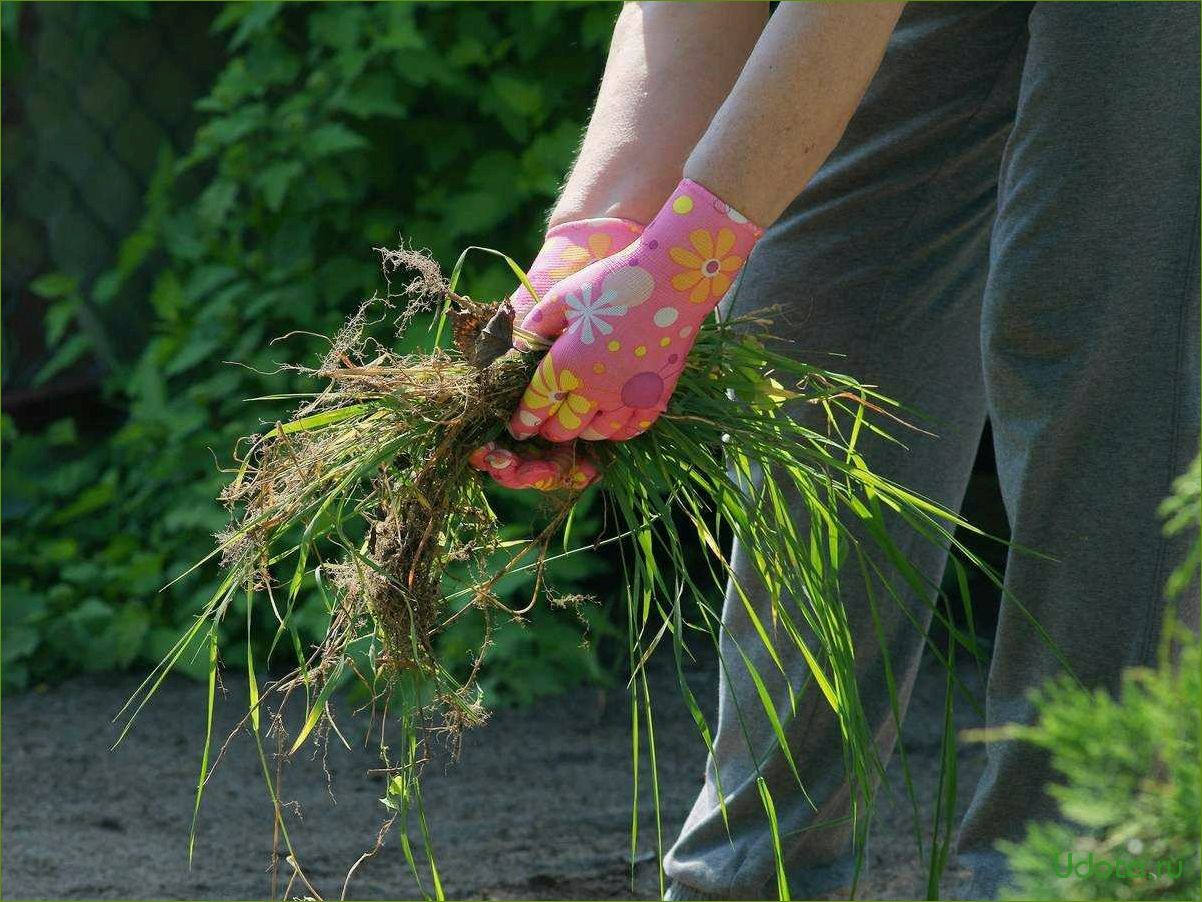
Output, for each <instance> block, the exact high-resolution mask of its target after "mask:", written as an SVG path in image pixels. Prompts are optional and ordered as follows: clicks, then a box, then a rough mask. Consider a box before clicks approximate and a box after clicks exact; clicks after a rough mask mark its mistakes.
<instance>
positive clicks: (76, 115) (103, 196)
mask: <svg viewBox="0 0 1202 902" xmlns="http://www.w3.org/2000/svg"><path fill="white" fill-rule="evenodd" d="M5 6H6V7H7V8H6V10H5V13H4V38H5V47H4V51H5V59H4V73H3V75H4V78H3V154H2V159H3V169H2V179H3V185H2V190H3V247H2V252H3V257H4V267H3V271H2V276H3V278H2V288H3V325H4V348H3V358H4V359H3V367H4V369H3V375H4V388H5V398H4V406H5V409H6V410H19V409H20V408H22V407H25V406H27V405H30V404H34V403H38V402H44V401H46V400H48V399H51V398H55V397H60V396H62V395H63V394H75V393H78V392H81V391H83V392H87V391H90V390H91V389H93V388H94V387H95V385H96V383H97V381H98V379H99V378H100V376H101V375H103V374H102V372H101V371H100V367H99V365H98V364H97V363H96V362H95V361H84V362H81V363H80V364H79V365H77V366H75V367H73V368H71V369H70V370H68V371H66V372H64V373H62V374H60V375H59V376H57V377H56V378H54V379H53V380H52V381H51V382H50V384H48V385H45V386H34V385H33V379H34V376H35V375H36V373H37V371H38V369H39V366H40V364H41V362H42V361H43V360H44V358H45V356H46V349H45V342H44V339H43V335H42V314H43V313H44V310H45V302H44V301H42V300H41V299H40V298H38V297H37V296H36V295H34V294H33V293H32V292H31V291H30V290H29V285H30V283H31V282H32V281H33V280H34V279H36V278H37V277H39V276H41V275H44V274H46V273H50V272H61V273H64V274H66V275H70V276H73V277H75V278H77V279H78V280H79V282H80V284H81V285H83V286H84V287H85V289H86V287H87V286H88V285H89V283H90V282H91V280H92V279H94V278H95V277H96V276H97V275H98V274H99V273H101V272H103V271H104V270H106V269H107V268H109V267H110V266H111V265H112V263H113V261H114V259H115V255H116V252H117V249H118V247H119V246H120V243H121V241H122V239H123V238H124V237H125V235H126V234H128V232H129V231H130V230H131V229H132V228H133V227H134V226H135V225H136V223H137V221H138V219H139V216H140V214H141V208H142V197H143V195H144V193H145V190H146V187H147V184H148V181H149V179H150V176H151V174H152V173H153V171H154V167H155V164H156V162H157V160H158V157H159V154H160V152H161V151H162V149H163V148H164V147H170V148H172V149H173V150H175V151H176V152H179V151H181V150H182V149H184V148H185V146H186V145H187V143H188V142H189V140H190V137H191V135H192V132H193V130H194V127H195V124H196V115H195V112H194V110H193V106H194V102H195V101H196V99H198V98H199V97H200V96H202V95H203V94H204V93H205V92H206V91H207V89H208V86H209V83H210V80H211V78H212V76H213V75H214V74H215V72H216V71H217V69H218V67H219V66H220V64H221V61H222V44H221V42H220V41H218V40H216V39H215V38H214V37H213V35H212V34H211V28H210V26H211V22H212V18H213V16H214V15H215V13H216V12H217V11H218V10H219V9H220V7H219V6H218V5H216V4H193V3H135V4H125V3H111V4H110V3H105V4H101V3H21V4H11V3H10V4H5ZM133 287H134V288H135V289H136V288H137V286H133ZM118 309H119V310H120V309H122V308H121V307H120V305H119V307H118ZM124 309H125V310H126V311H128V305H126V306H125V308H124ZM110 325H111V326H112V327H113V331H114V334H115V335H118V336H119V335H121V334H122V331H123V330H122V324H121V323H120V322H117V323H110Z"/></svg>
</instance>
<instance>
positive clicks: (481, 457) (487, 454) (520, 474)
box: [468, 442, 601, 492]
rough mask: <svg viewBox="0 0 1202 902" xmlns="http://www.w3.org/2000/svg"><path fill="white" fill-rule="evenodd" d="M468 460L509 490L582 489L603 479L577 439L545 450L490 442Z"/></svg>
mask: <svg viewBox="0 0 1202 902" xmlns="http://www.w3.org/2000/svg"><path fill="white" fill-rule="evenodd" d="M468 462H469V463H470V464H471V465H472V466H473V467H475V468H476V469H477V470H479V471H481V472H482V473H487V474H488V475H489V476H491V477H492V478H493V481H494V482H496V483H497V484H498V485H503V486H505V488H508V489H537V490H538V491H540V492H550V491H553V490H555V489H572V490H574V491H583V490H584V489H586V488H588V487H589V486H590V485H592V484H593V483H594V482H596V481H597V480H598V479H600V478H601V472H600V470H598V469H597V465H596V464H595V463H593V461H591V460H589V459H588V457H587V456H585V455H584V454H582V453H580V450H579V448H578V446H577V444H576V443H575V442H568V443H564V444H557V445H552V446H551V447H550V448H546V449H543V448H539V447H537V446H534V445H527V446H525V447H523V448H521V449H520V450H518V451H515V450H514V449H513V448H509V447H505V446H504V445H501V444H498V443H497V442H488V443H487V444H486V445H484V446H483V447H481V448H477V449H476V450H475V451H474V452H473V453H472V456H471V457H469V458H468Z"/></svg>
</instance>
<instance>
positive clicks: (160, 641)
mask: <svg viewBox="0 0 1202 902" xmlns="http://www.w3.org/2000/svg"><path fill="white" fill-rule="evenodd" d="M615 14H616V10H615V9H613V8H612V7H610V6H609V5H605V4H594V3H588V4H571V5H567V6H561V5H559V4H548V5H542V4H535V5H526V4H483V5H481V4H462V5H460V4H450V5H442V4H419V3H387V4H366V3H363V4H360V3H347V4H341V3H339V4H300V5H297V6H284V5H283V4H280V3H257V4H239V3H232V4H229V5H228V6H225V7H223V8H222V9H221V10H220V12H219V13H218V15H217V16H216V19H215V21H214V28H215V29H216V30H217V31H218V32H219V33H221V34H223V35H224V36H225V40H226V42H227V46H228V53H229V56H228V61H227V62H226V64H225V65H224V67H223V68H222V69H221V71H220V73H219V74H218V75H217V77H216V79H215V80H214V82H213V84H212V87H211V90H210V91H209V92H208V94H207V96H205V97H204V98H203V99H202V100H201V101H200V102H199V104H198V107H199V109H200V110H201V111H202V113H203V117H204V118H203V122H202V124H201V125H200V127H199V129H198V130H197V132H196V136H195V141H194V143H193V145H192V147H191V149H190V151H189V152H188V153H187V154H186V155H184V156H183V157H182V158H181V159H172V158H171V157H170V155H168V154H166V153H164V155H163V157H162V158H161V160H160V162H159V165H158V168H157V171H156V174H155V176H154V178H153V180H152V183H151V186H150V189H149V191H148V193H147V197H146V203H145V214H144V217H143V219H142V222H141V224H140V225H139V227H138V228H137V229H136V230H135V231H134V232H133V234H131V235H130V236H129V237H128V238H127V239H126V240H125V241H124V243H123V245H122V247H121V249H120V252H119V255H118V259H117V260H116V262H115V265H114V267H113V268H112V270H111V271H109V272H107V273H105V274H104V275H103V276H101V277H100V278H99V279H97V280H96V282H95V283H94V284H93V285H92V286H89V287H88V288H87V290H86V292H85V291H83V290H81V288H80V287H79V286H78V285H76V284H75V283H74V282H73V281H72V280H71V279H68V278H65V277H62V276H59V275H57V274H48V275H47V276H45V277H43V278H41V279H39V280H37V281H36V282H35V283H34V284H33V285H32V286H31V287H32V288H33V290H35V291H37V292H38V293H40V294H41V295H42V296H44V297H46V298H47V299H48V300H49V301H50V307H49V310H48V313H47V316H46V319H45V324H44V332H45V336H46V339H47V341H48V343H49V344H50V345H51V346H52V348H54V349H56V350H57V351H59V352H60V353H59V354H58V356H57V357H55V358H53V359H54V361H55V366H63V365H66V364H64V362H63V361H64V360H65V359H66V360H67V363H68V364H69V363H70V362H71V361H72V360H76V359H79V358H80V357H81V356H86V355H93V356H96V357H97V358H98V359H103V360H104V361H105V362H106V364H107V365H108V366H109V367H110V370H109V375H108V376H107V378H106V381H105V384H104V402H105V405H106V407H105V408H104V409H108V408H111V409H113V411H114V415H113V416H89V415H73V416H69V417H63V418H60V419H57V420H56V421H54V422H52V424H51V425H50V426H49V427H47V428H39V429H36V430H35V429H32V428H31V429H18V428H17V426H16V424H15V423H14V422H13V421H12V420H11V419H8V418H6V419H5V420H4V423H3V430H2V438H3V452H4V460H3V485H4V499H3V512H4V521H3V526H4V533H5V544H4V602H5V603H4V606H3V613H4V624H3V627H4V634H5V642H4V645H3V656H4V668H3V671H4V680H5V685H6V686H9V687H14V686H15V687H19V686H23V685H26V684H28V683H30V682H38V681H44V680H48V679H51V678H55V677H61V676H64V675H67V674H70V673H75V672H79V671H89V670H101V669H108V668H114V667H115V668H121V667H141V666H144V665H146V664H149V663H154V662H157V661H158V660H159V658H160V657H161V656H162V654H163V653H164V652H165V651H166V649H167V648H168V647H169V645H170V643H171V642H172V641H173V640H174V638H175V637H176V636H177V635H178V634H179V632H180V629H181V627H182V626H183V625H185V624H186V623H187V622H189V621H190V619H191V618H192V616H193V615H194V614H195V613H196V612H197V611H198V610H199V607H200V603H201V601H202V600H203V599H204V598H206V597H207V596H208V594H209V593H210V592H211V591H212V589H213V586H214V579H215V573H216V568H202V569H201V570H200V571H198V572H197V573H195V574H193V575H192V576H190V577H188V578H187V579H185V580H183V581H181V582H179V583H177V584H175V585H174V586H173V587H172V588H171V589H170V590H169V591H167V592H163V593H160V592H159V589H160V588H161V587H162V586H163V585H164V584H165V583H167V582H168V581H169V580H170V579H172V578H173V577H175V576H176V575H178V574H179V573H181V572H183V571H184V570H186V569H187V568H188V567H189V566H190V565H191V564H192V563H193V562H194V561H195V560H196V559H197V558H198V557H199V556H200V555H201V554H203V552H204V550H205V549H207V548H208V547H210V546H211V544H212V533H214V532H215V531H217V530H219V529H220V528H221V527H222V526H223V525H224V522H225V514H224V511H223V510H222V509H221V507H220V506H219V505H218V504H217V503H216V502H215V501H214V498H215V496H216V494H217V492H218V491H219V490H220V488H221V486H222V484H223V483H224V481H225V479H224V477H223V475H222V474H221V473H220V472H219V471H218V468H217V466H216V461H220V462H223V463H224V462H227V461H228V460H229V454H230V451H231V449H232V443H233V441H234V440H235V438H236V437H237V436H239V435H242V434H245V433H246V432H248V431H251V430H252V429H253V428H254V425H255V423H254V420H253V418H255V417H259V416H263V415H264V414H265V412H266V415H267V416H268V417H269V418H272V417H286V416H287V413H288V411H289V408H288V407H287V402H285V403H283V404H276V405H275V406H274V407H269V406H268V405H262V404H260V405H256V406H253V407H252V406H248V405H246V404H244V403H243V401H244V399H246V398H249V397H254V396H260V395H266V394H275V393H281V392H288V391H291V390H293V388H294V387H295V386H296V383H295V382H294V380H293V379H292V378H290V376H289V375H288V374H286V373H285V374H278V373H277V374H272V373H273V371H274V370H275V369H276V367H277V361H278V360H283V359H293V360H295V359H300V358H301V357H303V356H304V355H303V354H302V353H300V352H301V351H302V350H303V351H305V352H307V353H310V354H311V355H312V357H313V359H316V358H317V357H318V356H319V355H320V353H321V352H322V347H321V345H320V343H319V342H317V341H315V340H314V339H312V338H311V337H305V336H304V335H297V336H295V337H294V338H292V339H290V341H291V342H292V344H291V345H290V346H289V347H288V348H286V349H284V350H282V351H281V349H279V348H278V347H277V348H272V347H271V346H270V344H269V342H270V341H271V339H272V338H274V337H276V336H280V335H283V334H285V333H288V332H291V331H293V330H305V331H306V332H312V333H323V334H328V333H332V332H333V331H334V330H335V329H336V327H337V326H338V324H339V323H340V322H341V321H342V320H343V319H344V318H345V316H346V314H347V313H348V312H350V310H352V309H353V308H354V307H355V306H356V305H357V304H358V302H359V301H360V300H361V299H362V298H363V297H365V296H367V295H370V294H371V292H372V290H373V289H375V288H376V287H378V268H377V264H378V260H377V259H376V258H375V257H374V256H373V254H372V251H371V248H372V247H374V246H380V245H386V244H395V242H396V239H397V236H398V234H399V233H401V232H403V233H404V235H405V236H406V237H407V238H410V239H412V240H414V241H415V242H417V243H418V244H420V245H425V246H428V247H429V248H430V249H431V250H432V251H433V252H434V254H435V256H436V257H438V258H439V259H440V260H441V262H442V263H443V264H444V266H446V267H447V268H449V266H450V264H451V263H452V262H453V260H454V257H453V256H452V255H453V254H455V253H457V252H458V250H459V249H460V248H462V247H463V246H464V245H467V244H472V243H487V244H490V245H492V246H496V247H502V248H504V249H505V250H507V251H508V252H510V253H512V254H514V255H515V256H519V257H520V256H522V255H527V256H529V255H532V254H533V252H534V251H535V250H536V244H537V243H538V241H539V239H540V237H541V232H542V228H541V226H542V221H541V217H542V216H543V214H544V210H545V208H546V207H547V206H548V205H549V203H550V202H551V200H552V199H553V198H554V196H555V194H556V191H557V188H558V185H559V181H560V179H561V177H562V175H563V173H564V172H565V170H566V168H567V166H568V164H569V163H570V160H571V156H572V153H573V151H574V148H575V145H576V143H577V140H578V136H579V134H580V130H581V128H582V126H583V122H584V119H585V117H586V115H587V113H588V109H589V106H590V104H591V98H592V92H593V90H594V88H595V85H596V82H597V79H598V77H599V73H600V69H601V66H602V61H603V55H604V53H603V51H604V46H605V44H606V42H607V40H608V35H609V32H610V29H611V25H612V18H613V16H614V15H615ZM473 275H474V278H473V279H471V280H470V284H469V287H470V289H471V290H472V292H473V293H474V294H477V295H478V296H481V297H489V296H493V297H495V296H497V295H498V294H500V293H501V292H504V291H507V290H508V289H509V288H510V282H511V277H510V276H509V275H508V274H507V273H506V272H504V271H502V270H499V269H496V270H485V271H481V272H478V273H474V274H473ZM144 280H149V283H150V284H151V285H152V286H153V287H152V289H151V290H150V291H149V292H141V293H139V291H140V289H139V288H138V287H137V286H138V285H139V283H140V282H142V281H144ZM131 295H134V296H133V297H132V298H131ZM85 302H86V303H85ZM85 307H86V309H87V310H88V311H94V312H97V313H98V314H99V317H100V319H101V320H102V322H103V324H104V325H105V326H106V331H107V334H108V337H109V339H110V341H109V344H110V345H111V347H112V348H115V349H117V352H116V353H115V355H114V354H105V353H103V351H104V349H103V348H101V347H100V343H99V342H98V340H97V339H96V330H95V322H94V321H93V318H91V317H88V323H87V324H88V326H89V328H84V316H83V315H82V311H83V310H84V309H85ZM130 309H134V310H136V311H137V313H136V315H135V316H133V317H130V316H129V315H128V313H127V311H128V310H130ZM422 331H423V330H420V329H414V330H412V332H413V334H415V335H420V334H422ZM305 342H308V344H305ZM298 343H299V344H298ZM67 358H69V359H67ZM223 361H237V362H239V363H240V364H242V366H231V365H225V364H223ZM264 374H271V375H264ZM47 375H52V374H47ZM98 409H101V408H98ZM114 421H115V422H114ZM269 422H270V420H269ZM206 461H208V465H207V466H206ZM505 503H507V504H510V505H512V509H511V510H509V511H508V512H507V514H508V515H511V516H512V517H514V518H515V519H520V518H521V517H523V516H525V515H527V514H528V513H529V509H528V508H527V507H526V505H529V504H530V503H531V502H529V501H526V500H525V499H522V498H519V497H517V496H513V497H511V498H509V499H507V500H506V502H505ZM572 566H573V567H576V568H577V570H576V572H575V573H568V574H566V575H561V576H560V577H559V579H560V585H563V586H565V587H566V588H569V589H570V588H571V586H572V580H573V578H575V579H576V580H582V579H585V578H587V577H589V576H592V575H595V572H596V570H597V569H598V568H603V567H604V563H603V562H599V561H597V560H594V561H593V562H592V563H591V564H583V563H580V564H576V563H574V564H573V565H572ZM590 568H591V569H590ZM317 614H318V612H316V611H315V612H314V615H315V620H314V623H313V631H312V632H311V635H312V636H314V637H315V636H316V635H317V634H318V633H317V631H318V630H319V620H320V618H319V617H317V616H316V615H317ZM594 616H596V615H594ZM234 619H236V618H234ZM301 619H302V621H303V619H304V618H303V616H302V618H301ZM544 621H545V622H547V623H548V624H550V619H548V618H539V620H538V621H536V623H535V625H534V627H533V630H535V631H537V630H538V629H540V624H541V623H542V622H544ZM564 629H565V626H564V624H563V623H561V622H556V623H554V624H553V625H548V626H547V630H548V632H546V633H539V634H538V635H537V636H535V635H534V634H533V633H528V634H525V637H524V639H518V638H516V637H515V638H514V639H513V640H511V641H510V642H509V643H508V645H506V644H501V645H500V647H499V648H498V652H500V653H499V654H498V655H497V656H496V657H495V658H494V662H495V664H496V666H497V667H498V668H500V670H498V672H497V675H496V680H497V683H496V686H497V687H498V688H503V687H504V686H505V685H509V684H512V683H516V682H518V681H516V680H508V681H507V680H506V678H505V671H504V667H505V661H506V657H505V655H504V653H503V652H504V649H505V648H506V647H510V648H512V649H513V657H512V658H510V661H511V662H512V663H513V666H515V667H531V666H538V667H542V668H543V670H542V671H540V672H542V673H544V675H545V676H546V678H547V680H548V685H550V686H553V685H556V684H559V685H562V684H564V683H571V682H574V681H577V680H580V679H585V678H588V677H589V676H590V675H595V674H596V673H597V672H598V670H597V663H596V660H595V659H593V658H591V657H589V656H590V655H591V654H595V652H583V651H581V650H580V649H579V648H578V647H577V646H578V645H579V632H578V631H574V632H573V633H572V636H573V638H572V641H571V642H570V643H567V642H566V641H565V640H564V639H563V637H562V635H560V634H561V633H562V631H563V630H564ZM553 637H554V638H553ZM226 638H227V639H230V642H231V644H230V646H229V647H233V648H236V647H237V640H236V639H234V638H233V637H226ZM465 644H470V643H466V642H465ZM530 655H534V656H536V657H539V658H540V659H541V661H539V662H534V661H531V660H529V656H530ZM229 659H230V663H232V664H234V665H235V666H236V665H237V662H238V661H239V660H244V659H245V656H244V655H240V654H238V653H236V652H235V653H233V654H231V655H230V656H229ZM183 664H184V667H185V669H187V668H189V667H191V668H193V670H194V671H195V672H198V673H199V672H203V671H204V669H205V662H203V661H196V662H192V660H191V659H190V658H187V657H186V658H185V659H184V662H183Z"/></svg>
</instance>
